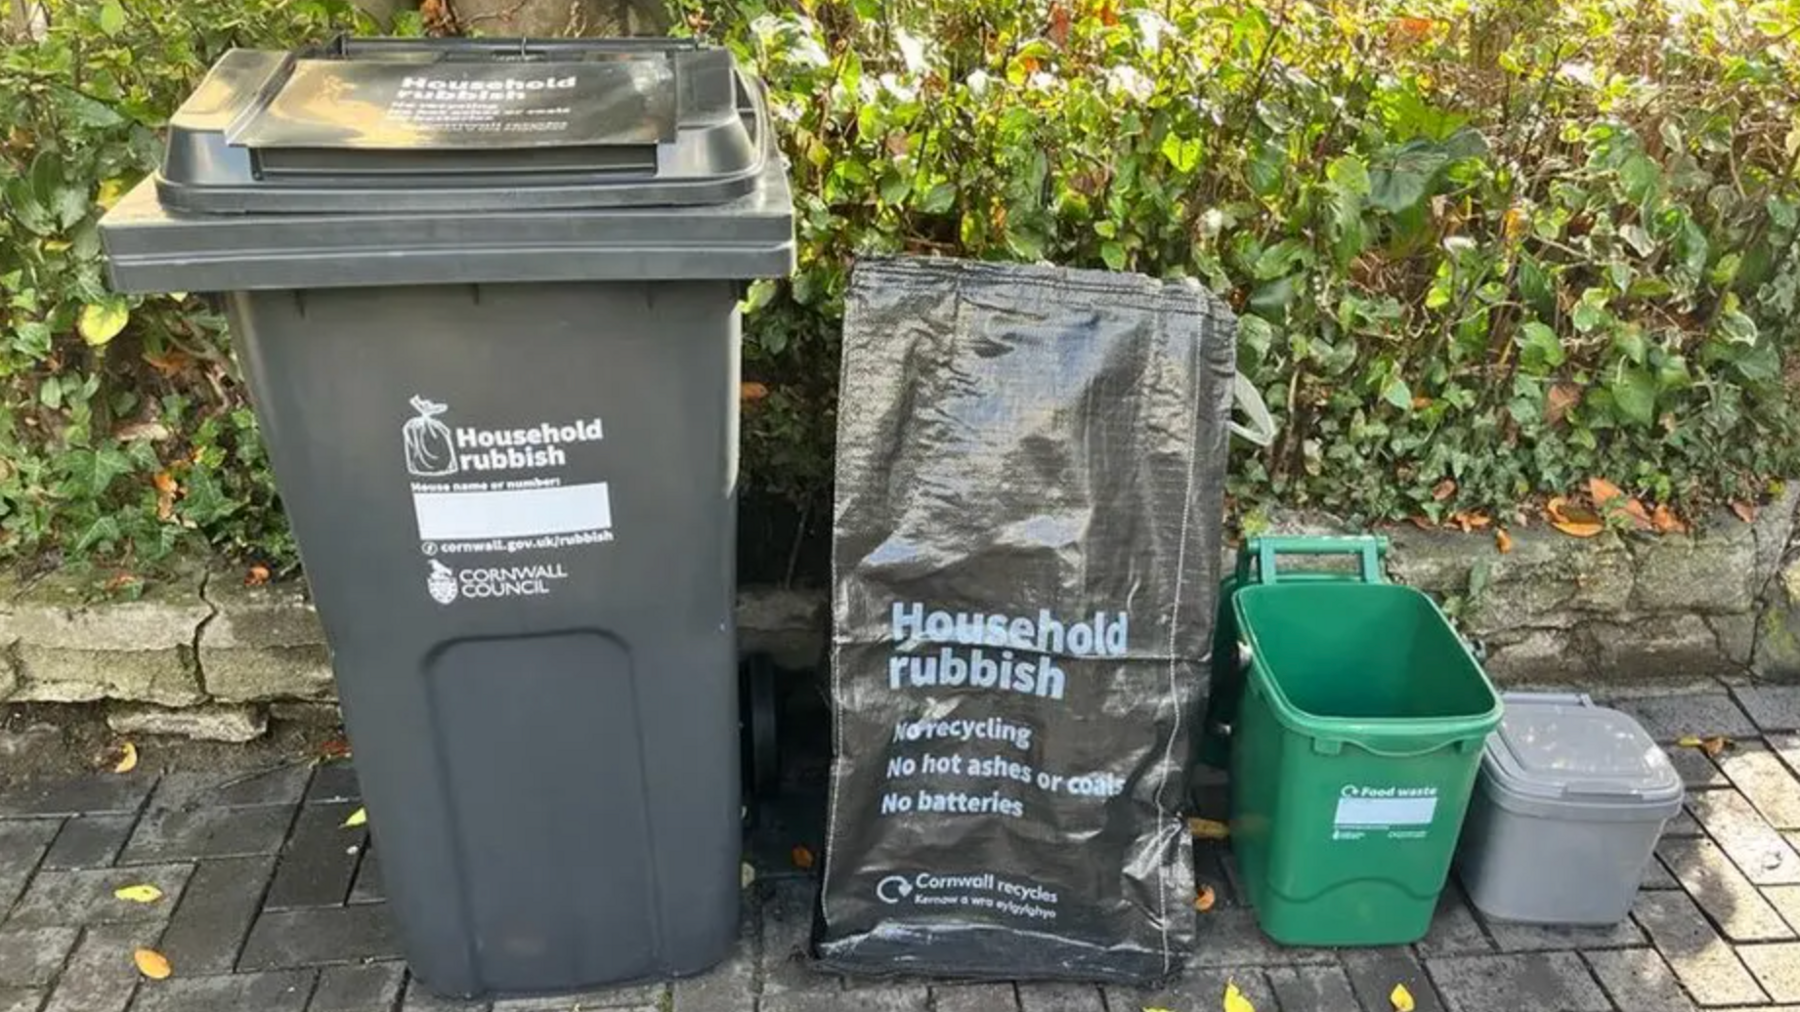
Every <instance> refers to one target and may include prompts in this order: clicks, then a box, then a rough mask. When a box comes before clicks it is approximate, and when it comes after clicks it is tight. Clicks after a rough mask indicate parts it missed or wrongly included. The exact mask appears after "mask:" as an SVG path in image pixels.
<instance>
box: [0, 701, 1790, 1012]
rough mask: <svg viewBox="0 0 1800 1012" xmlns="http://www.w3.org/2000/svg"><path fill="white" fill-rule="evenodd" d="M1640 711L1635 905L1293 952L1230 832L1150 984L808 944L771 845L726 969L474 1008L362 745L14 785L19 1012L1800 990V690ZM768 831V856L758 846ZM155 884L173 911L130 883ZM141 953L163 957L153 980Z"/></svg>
mask: <svg viewBox="0 0 1800 1012" xmlns="http://www.w3.org/2000/svg"><path fill="white" fill-rule="evenodd" d="M1634 709H1636V710H1637V711H1638V712H1640V713H1642V714H1644V715H1645V716H1646V717H1648V718H1649V719H1650V720H1651V722H1652V723H1653V725H1654V727H1655V730H1656V732H1657V734H1658V736H1659V737H1662V738H1665V739H1666V740H1670V741H1673V740H1674V739H1677V738H1679V737H1682V736H1684V735H1686V734H1695V735H1701V736H1705V735H1709V734H1713V733H1727V734H1730V735H1731V736H1732V737H1734V738H1735V739H1736V746H1735V748H1733V749H1731V750H1729V751H1727V752H1725V753H1723V754H1721V755H1719V756H1716V757H1712V756H1708V755H1706V754H1705V753H1704V752H1702V751H1698V750H1692V749H1680V746H1676V745H1673V744H1671V745H1670V746H1668V747H1670V748H1671V749H1679V752H1678V755H1679V763H1680V765H1681V768H1682V772H1683V776H1684V778H1685V779H1686V780H1687V782H1688V784H1689V785H1690V786H1689V792H1690V795H1689V802H1688V805H1687V811H1686V812H1685V813H1684V814H1683V816H1682V817H1681V818H1679V819H1677V820H1675V821H1674V822H1672V823H1671V825H1670V827H1669V832H1668V833H1667V834H1665V837H1664V839H1663V841H1662V842H1661V844H1660V845H1659V846H1658V848H1657V852H1656V856H1655V858H1654V859H1653V861H1652V866H1651V868H1650V869H1649V870H1648V871H1647V872H1646V875H1645V880H1644V883H1645V888H1644V890H1643V891H1642V892H1641V893H1640V894H1639V897H1638V901H1637V904H1636V906H1635V907H1634V909H1633V912H1632V915H1631V917H1630V918H1629V919H1628V920H1626V921H1624V922H1623V923H1621V924H1619V925H1615V926H1610V927H1601V928H1556V927H1541V926H1531V925H1519V924H1506V923H1500V922H1496V921H1492V920H1489V919H1488V918H1486V917H1484V916H1483V915H1482V914H1481V913H1480V912H1479V911H1478V910H1475V909H1473V908H1472V906H1471V905H1470V904H1469V902H1468V899H1467V897H1466V896H1464V894H1463V893H1462V891H1461V890H1460V889H1459V888H1457V887H1456V886H1455V885H1454V884H1452V886H1451V887H1450V888H1448V889H1447V890H1446V891H1445V895H1444V900H1443V902H1442V904H1441V905H1440V907H1439V910H1438V914H1437V917H1436V918H1435V919H1434V921H1433V922H1432V926H1431V930H1430V933H1429V934H1428V935H1427V936H1426V937H1425V938H1424V939H1422V940H1421V941H1420V942H1419V943H1418V944H1416V945H1410V946H1396V947H1390V948H1382V949H1363V950H1341V951H1332V950H1318V949H1306V950H1299V949H1286V948H1282V947H1280V946H1278V945H1275V944H1273V943H1271V942H1269V941H1268V940H1267V939H1265V938H1264V937H1263V936H1262V934H1261V933H1260V932H1259V931H1258V930H1257V928H1256V923H1255V917H1254V912H1253V911H1251V910H1250V909H1249V908H1248V907H1247V906H1246V905H1245V904H1244V902H1243V900H1242V891H1241V887H1240V886H1241V884H1240V882H1239V879H1238V873H1237V869H1236V865H1235V863H1234V862H1233V861H1232V860H1231V856H1230V853H1229V848H1228V847H1225V846H1222V845H1219V844H1211V843H1207V844H1201V845H1199V846H1198V847H1197V848H1196V860H1197V862H1198V865H1199V877H1200V879H1201V880H1202V881H1205V882H1207V883H1209V884H1211V885H1212V886H1213V887H1214V889H1215V891H1216V894H1217V904H1216V906H1215V907H1214V908H1213V909H1212V910H1211V911H1209V912H1207V913H1205V914H1202V915H1200V916H1201V918H1202V920H1201V925H1200V928H1201V930H1200V932H1199V941H1198V944H1197V946H1196V951H1195V953H1194V955H1193V958H1192V959H1191V960H1190V963H1189V967H1188V969H1187V970H1186V972H1185V973H1183V974H1182V975H1181V976H1180V977H1178V978H1176V979H1174V980H1171V981H1168V982H1166V983H1165V984H1164V985H1163V986H1161V987H1157V988H1150V989H1133V988H1115V987H1097V986H1092V985H1082V984H1066V983H1044V982H1024V983H1011V982H995V983H985V984H966V983H953V982H945V981H927V980H916V979H912V980H908V979H902V980H893V981H886V980H846V979H843V978H839V977H835V976H831V975H828V974H824V973H821V972H818V971H815V970H814V969H813V968H812V967H811V966H810V965H809V963H808V961H807V957H806V952H805V946H806V939H807V936H808V930H809V927H810V920H809V919H810V917H811V912H812V899H813V892H812V891H813V889H814V888H815V884H814V883H813V882H812V881H811V880H809V879H808V878H805V877H802V876H800V875H798V874H796V873H794V872H793V870H792V869H791V868H786V867H777V865H778V864H779V861H778V860H776V861H772V862H771V863H770V865H769V866H768V867H767V868H765V869H764V871H763V874H762V876H761V877H760V878H759V879H758V881H756V882H755V883H753V884H752V885H751V886H749V887H747V888H746V890H745V894H744V899H745V903H744V910H743V921H742V925H741V931H740V937H741V943H740V945H739V948H738V950H737V951H736V952H735V953H734V954H733V955H732V956H731V957H730V958H728V959H727V960H726V961H725V962H724V963H723V964H721V965H720V966H718V967H716V968H715V969H713V970H712V971H710V972H709V973H707V974H705V975H703V976H701V977H698V978H693V979H689V980H682V981H678V982H675V983H673V984H669V985H662V984H651V985H638V986H632V987H625V988H613V989H605V990H601V991H596V992H593V993H591V994H585V995H575V996H566V997H561V998H548V999H545V998H533V999H508V1000H503V1001H499V1002H486V1001H481V1002H461V1001H450V1000H445V999H441V998H438V997H435V996H433V995H431V994H429V993H428V992H426V991H425V990H424V989H423V988H421V987H420V986H419V985H418V984H417V982H415V981H413V980H412V979H411V978H410V977H409V975H408V974H407V972H406V968H405V965H404V963H403V962H401V959H400V950H399V944H398V939H397V936H396V934H395V931H394V926H393V925H392V924H391V923H390V918H389V914H388V910H387V904H386V902H385V898H384V895H383V892H382V888H381V879H380V873H379V865H378V862H377V857H376V854H375V851H374V850H373V848H372V847H371V846H370V844H369V840H368V837H367V834H366V832H365V831H363V830H360V829H346V828H344V827H343V825H342V823H343V821H344V816H345V815H346V814H347V813H348V812H349V811H351V810H353V809H354V808H355V806H356V805H357V804H358V803H359V802H358V798H359V793H360V792H359V791H358V789H357V785H356V781H355V774H354V770H353V769H352V768H351V767H350V766H349V764H347V763H333V764H326V765H323V766H319V767H316V768H312V767H305V766H294V767H282V768H279V769H275V770H270V771H265V772H263V773H261V775H247V776H246V775H236V776H233V775H228V774H213V773H196V772H180V773H172V774H166V775H164V776H162V777H160V778H159V777H157V776H156V775H154V774H152V773H149V772H142V773H132V774H128V775H123V776H119V775H112V774H96V775H92V776H85V777H80V778H76V779H71V780H64V781H59V782H54V783H46V782H30V783H18V782H14V783H7V782H0V915H3V916H0V1012H573V1010H575V1009H582V1010H602V1009H604V1010H619V1012H839V1010H870V1012H912V1010H917V1012H1139V1010H1141V1009H1145V1008H1163V1009H1168V1010H1170V1012H1210V1010H1213V1009H1218V1008H1221V1007H1222V1002H1223V997H1224V993H1225V989H1226V988H1227V987H1228V986H1235V987H1236V988H1237V989H1238V990H1239V991H1240V992H1241V993H1242V994H1243V995H1244V996H1245V997H1246V998H1248V999H1249V1000H1250V1002H1251V1003H1252V1004H1253V1006H1254V1007H1255V1008H1256V1009H1257V1010H1258V1012H1388V1010H1390V1009H1391V1008H1392V1003H1391V1001H1390V997H1389V996H1390V995H1391V994H1392V992H1393V989H1394V987H1395V985H1404V986H1405V987H1406V988H1407V990H1408V991H1409V992H1410V993H1411V994H1412V996H1413V999H1414V1003H1415V1008H1416V1009H1418V1010H1419V1012H1440V1010H1441V1012H1563V1010H1566V1012H1695V1010H1699V1009H1734V1010H1738V1009H1741V1010H1750V1009H1758V1010H1762V1012H1795V1010H1796V1009H1797V1008H1800V867H1797V866H1796V865H1795V863H1794V862H1795V860H1796V858H1795V856H1794V855H1795V850H1794V848H1795V846H1796V844H1800V833H1796V832H1795V825H1794V823H1795V822H1796V806H1797V805H1800V747H1796V746H1797V742H1796V736H1795V735H1794V733H1793V731H1794V727H1795V725H1796V723H1800V720H1797V719H1796V716H1795V715H1796V714H1797V713H1800V686H1789V687H1778V686H1767V687H1764V686H1759V687H1756V688H1755V689H1754V690H1750V689H1746V688H1744V687H1741V686H1739V687H1734V690H1733V691H1726V690H1725V689H1723V688H1721V689H1718V690H1715V691H1711V692H1708V693H1705V694H1701V695H1694V696H1665V697H1657V698H1656V700H1655V701H1654V702H1643V701H1640V702H1638V703H1636V704H1635V705H1634ZM754 850H755V849H754V848H753V852H754ZM133 884H149V885H155V886H156V887H157V888H158V889H160V890H161V891H162V893H163V895H162V898H160V899H159V900H157V901H156V902H155V903H151V904H132V903H129V902H127V901H123V900H119V899H117V898H116V897H115V896H114V895H113V890H115V889H116V888H118V887H119V886H121V885H133ZM139 946H146V947H152V948H156V949H158V950H159V951H162V952H163V953H164V954H166V955H167V956H168V958H169V960H170V963H171V964H172V966H173V968H174V974H173V975H172V976H171V977H170V978H169V979H167V980H162V981H150V980H145V979H141V978H140V977H139V975H138V973H137V971H136V970H135V968H134V967H133V965H132V955H131V954H132V951H133V949H135V948H137V947H139Z"/></svg>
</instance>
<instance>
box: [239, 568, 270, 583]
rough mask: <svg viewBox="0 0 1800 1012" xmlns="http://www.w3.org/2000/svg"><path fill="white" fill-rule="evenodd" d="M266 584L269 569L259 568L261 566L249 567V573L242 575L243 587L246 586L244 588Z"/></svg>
mask: <svg viewBox="0 0 1800 1012" xmlns="http://www.w3.org/2000/svg"><path fill="white" fill-rule="evenodd" d="M268 582H269V567H268V566H261V565H257V566H251V567H250V571H249V572H247V573H245V574H244V586H246V587H260V586H262V585H263V584H265V583H268Z"/></svg>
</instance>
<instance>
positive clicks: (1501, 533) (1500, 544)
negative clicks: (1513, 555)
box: [1494, 527, 1513, 555]
mask: <svg viewBox="0 0 1800 1012" xmlns="http://www.w3.org/2000/svg"><path fill="white" fill-rule="evenodd" d="M1494 547H1495V548H1498V549H1499V550H1500V554H1501V555H1505V554H1506V553H1507V552H1510V551H1512V549H1513V540H1512V535H1511V534H1508V533H1506V528H1504V527H1496V528H1494Z"/></svg>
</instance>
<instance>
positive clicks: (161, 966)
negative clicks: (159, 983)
mask: <svg viewBox="0 0 1800 1012" xmlns="http://www.w3.org/2000/svg"><path fill="white" fill-rule="evenodd" d="M131 961H132V962H133V963H136V964H137V968H138V972H139V973H141V974H143V975H144V976H146V977H149V978H150V979H151V980H166V979H167V978H168V976H169V975H170V974H172V973H174V972H175V968H174V967H172V966H170V965H169V957H167V956H165V955H163V954H162V953H160V952H157V951H156V950H155V949H139V950H137V951H136V952H134V953H132V954H131Z"/></svg>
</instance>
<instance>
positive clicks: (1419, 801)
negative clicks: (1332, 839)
mask: <svg viewBox="0 0 1800 1012" xmlns="http://www.w3.org/2000/svg"><path fill="white" fill-rule="evenodd" d="M1436 817H1437V799H1436V798H1339V799H1338V805H1337V820H1336V824H1337V825H1339V826H1428V825H1430V824H1431V820H1432V819H1434V818H1436Z"/></svg>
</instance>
